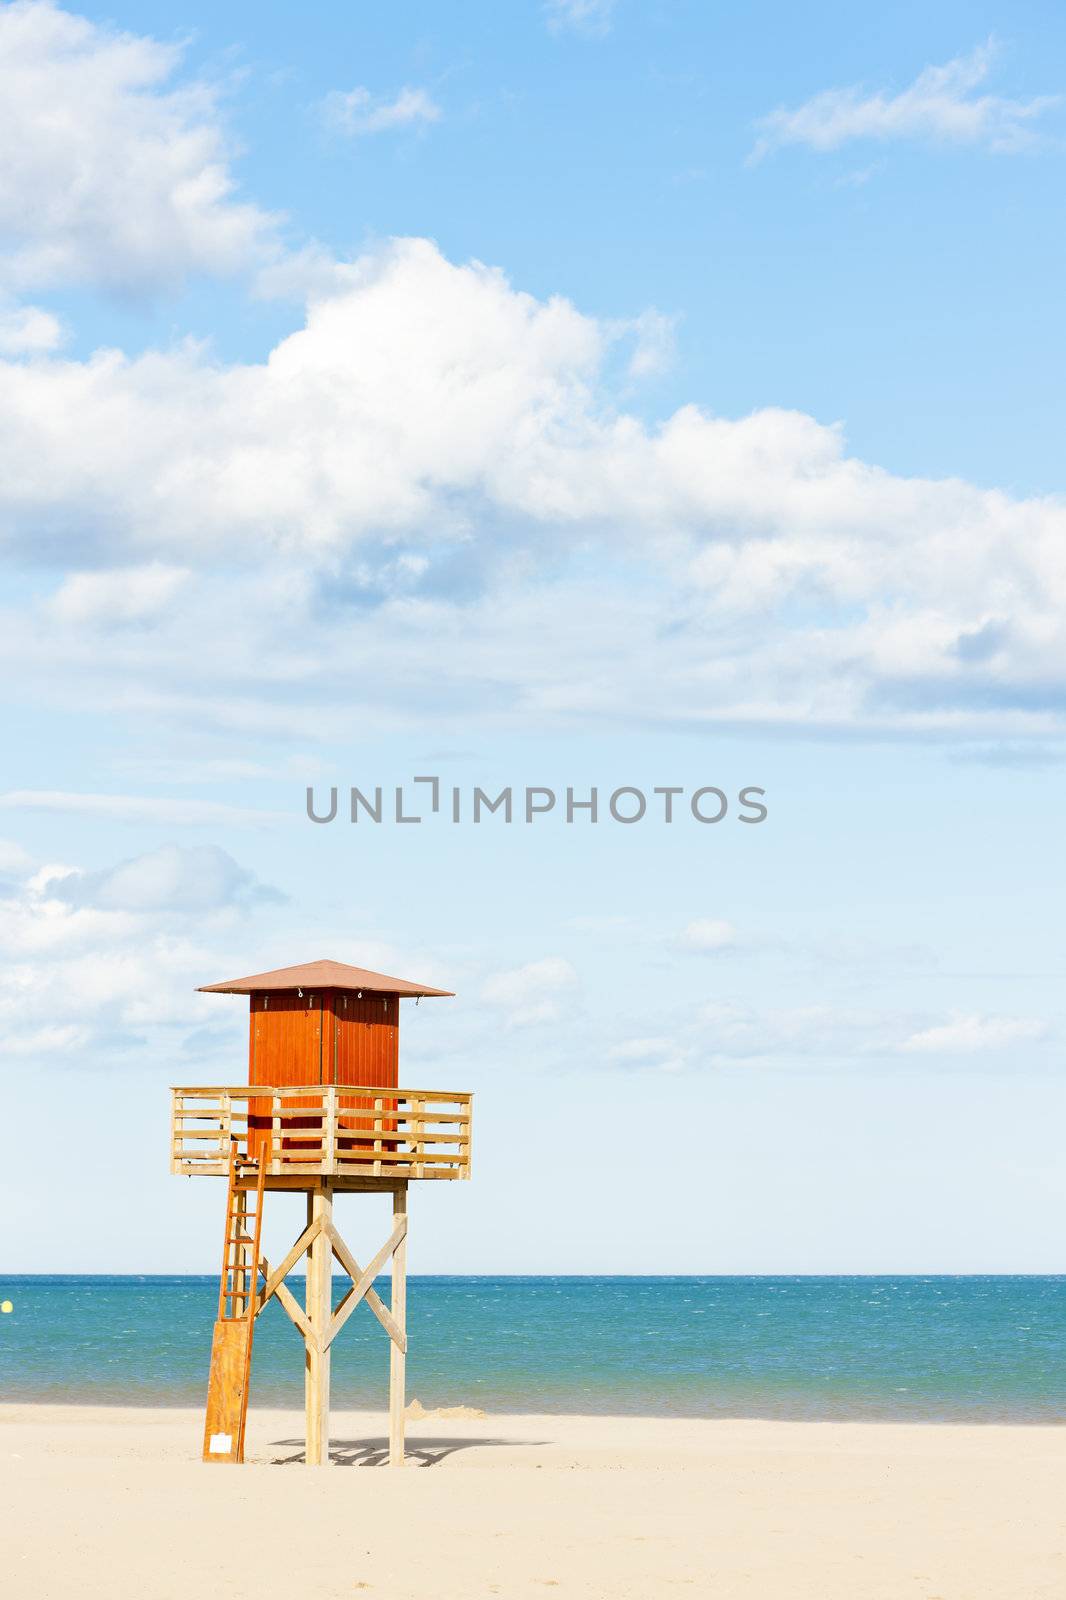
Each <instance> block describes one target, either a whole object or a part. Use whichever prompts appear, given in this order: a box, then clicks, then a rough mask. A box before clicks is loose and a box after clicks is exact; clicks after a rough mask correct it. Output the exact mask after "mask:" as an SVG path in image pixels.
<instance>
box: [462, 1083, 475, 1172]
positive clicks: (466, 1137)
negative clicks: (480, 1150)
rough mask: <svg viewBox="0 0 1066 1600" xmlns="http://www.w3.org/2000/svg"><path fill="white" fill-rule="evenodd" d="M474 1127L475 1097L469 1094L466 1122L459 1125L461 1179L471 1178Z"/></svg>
mask: <svg viewBox="0 0 1066 1600" xmlns="http://www.w3.org/2000/svg"><path fill="white" fill-rule="evenodd" d="M459 1104H460V1105H462V1104H463V1102H462V1101H460V1102H459ZM473 1127H474V1097H473V1095H472V1094H468V1095H467V1096H466V1121H465V1122H461V1123H460V1124H459V1133H460V1139H459V1176H460V1178H469V1176H470V1138H471V1134H472V1132H473Z"/></svg>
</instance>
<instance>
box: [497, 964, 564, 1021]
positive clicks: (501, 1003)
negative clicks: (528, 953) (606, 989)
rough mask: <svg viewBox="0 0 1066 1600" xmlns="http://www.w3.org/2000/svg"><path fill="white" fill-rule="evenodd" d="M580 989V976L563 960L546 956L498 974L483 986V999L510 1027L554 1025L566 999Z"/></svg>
mask: <svg viewBox="0 0 1066 1600" xmlns="http://www.w3.org/2000/svg"><path fill="white" fill-rule="evenodd" d="M577 987H578V976H577V973H576V971H575V970H574V968H573V966H572V965H571V963H570V962H569V961H565V960H564V959H563V958H562V957H561V956H546V957H545V958H544V959H543V960H542V961H530V962H527V963H526V965H525V966H523V967H512V968H510V969H509V970H508V971H506V972H497V973H495V974H494V975H493V976H492V977H490V978H487V979H486V981H485V983H484V984H483V985H482V989H481V998H482V999H483V1000H484V1001H486V1002H487V1003H488V1004H489V1005H492V1006H498V1007H499V1008H500V1010H501V1011H503V1012H505V1013H506V1017H507V1021H508V1023H509V1024H510V1025H511V1027H515V1028H522V1027H529V1026H530V1025H531V1024H534V1023H541V1022H555V1021H556V1020H557V1019H558V1018H559V1017H560V1016H561V1015H562V1009H563V1005H564V1004H565V1002H566V999H567V996H568V995H572V994H573V992H574V991H575V990H576V989H577Z"/></svg>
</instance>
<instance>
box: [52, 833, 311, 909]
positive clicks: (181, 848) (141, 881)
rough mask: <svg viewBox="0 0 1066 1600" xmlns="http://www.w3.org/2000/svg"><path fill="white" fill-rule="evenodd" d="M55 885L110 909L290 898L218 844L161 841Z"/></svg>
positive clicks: (74, 900) (70, 896)
mask: <svg viewBox="0 0 1066 1600" xmlns="http://www.w3.org/2000/svg"><path fill="white" fill-rule="evenodd" d="M51 888H52V892H53V893H54V894H55V896H56V898H57V899H60V900H65V901H67V902H68V904H70V905H77V906H98V907H100V909H102V910H105V911H182V912H186V911H217V910H219V909H220V908H221V907H223V906H232V905H253V904H255V903H256V902H257V901H264V900H272V901H277V902H280V901H283V900H284V898H285V896H284V895H282V894H281V893H280V892H279V891H278V890H277V889H274V888H271V887H270V885H269V884H264V883H260V882H259V880H258V879H257V878H256V876H255V874H254V873H252V872H249V871H248V870H247V868H245V867H242V866H239V865H238V863H237V862H236V861H234V859H233V857H232V856H231V855H228V854H227V852H226V851H225V850H220V849H219V848H218V847H217V845H194V846H185V845H177V844H165V845H161V846H160V847H159V849H157V850H150V851H148V852H146V853H145V854H144V855H139V856H134V857H132V858H131V859H130V860H128V861H120V862H118V863H117V865H115V866H113V867H108V868H107V869H105V870H104V871H102V872H73V873H71V874H69V875H68V876H66V877H63V878H61V879H60V880H58V881H57V882H53V884H52V885H51Z"/></svg>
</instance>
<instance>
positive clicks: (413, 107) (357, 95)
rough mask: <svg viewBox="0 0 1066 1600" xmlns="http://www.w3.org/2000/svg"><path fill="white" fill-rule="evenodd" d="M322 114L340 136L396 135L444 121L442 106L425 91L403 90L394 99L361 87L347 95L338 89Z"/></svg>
mask: <svg viewBox="0 0 1066 1600" xmlns="http://www.w3.org/2000/svg"><path fill="white" fill-rule="evenodd" d="M322 115H323V117H324V118H325V120H326V122H327V124H328V125H329V126H330V127H331V128H333V129H335V130H336V131H337V132H339V133H346V134H364V133H392V132H394V131H395V130H396V129H397V128H411V127H417V126H418V125H419V124H423V123H427V122H439V121H440V115H441V111H440V107H439V106H438V105H437V104H436V102H435V101H434V100H433V98H432V96H431V95H429V94H428V93H427V91H426V90H425V89H412V88H409V87H407V86H405V87H404V88H402V89H401V90H400V91H399V93H398V94H397V95H396V96H395V98H394V99H392V100H389V99H386V98H385V97H384V96H382V95H374V94H371V92H370V90H369V89H364V88H363V87H362V86H359V87H357V88H355V89H349V90H348V91H347V92H346V93H345V92H343V91H342V90H340V89H334V90H333V91H332V92H331V93H330V94H328V95H326V97H325V99H324V100H323V102H322Z"/></svg>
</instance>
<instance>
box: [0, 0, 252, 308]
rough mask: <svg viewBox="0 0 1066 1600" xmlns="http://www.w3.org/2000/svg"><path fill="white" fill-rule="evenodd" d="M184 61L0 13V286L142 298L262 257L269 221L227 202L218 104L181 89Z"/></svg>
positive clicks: (25, 5) (46, 7)
mask: <svg viewBox="0 0 1066 1600" xmlns="http://www.w3.org/2000/svg"><path fill="white" fill-rule="evenodd" d="M181 56H182V51H181V48H180V46H177V45H173V44H162V43H160V42H158V41H157V40H154V39H150V38H145V37H138V36H136V35H133V34H129V33H120V32H118V31H116V30H115V29H114V28H112V27H110V26H107V25H101V24H97V23H94V22H90V21H89V20H87V19H86V18H84V17H79V16H75V15H73V14H71V13H70V12H67V11H63V10H60V9H59V7H57V6H55V5H53V4H52V3H51V0H13V3H11V4H7V5H4V6H2V7H0V148H2V149H3V152H4V159H3V162H2V163H0V286H3V285H6V286H7V287H8V288H14V289H22V288H24V287H25V286H27V285H32V286H33V288H34V289H41V288H43V287H51V286H54V285H63V284H71V283H92V284H97V285H101V286H104V287H106V288H109V289H112V290H119V291H123V292H129V293H135V294H145V293H151V292H155V291H156V290H159V289H166V288H172V287H174V286H176V285H178V284H180V283H181V281H182V280H183V279H184V278H186V277H187V276H188V275H189V274H191V273H199V272H208V273H224V274H225V273H233V272H236V271H239V270H241V269H243V268H244V267H246V266H247V265H248V264H249V263H250V262H252V261H254V260H255V259H257V258H258V257H259V256H260V255H261V254H262V253H263V251H264V250H266V249H268V248H269V247H270V246H271V244H272V243H273V239H274V220H273V219H272V218H270V217H268V216H267V215H266V214H265V213H264V212H263V211H261V210H260V209H259V208H258V207H257V206H255V205H252V204H249V203H247V202H243V201H240V200H238V199H237V198H236V197H235V183H234V179H233V176H232V172H231V169H230V154H231V152H230V148H229V142H228V140H227V138H226V135H225V132H224V129H223V125H222V122H221V119H220V115H219V104H218V96H217V94H216V92H215V91H214V90H213V89H212V87H211V86H210V85H208V84H207V83H204V82H202V81H198V80H195V79H194V80H185V81H178V76H177V75H178V72H179V68H180V66H181ZM41 331H43V330H41Z"/></svg>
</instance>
